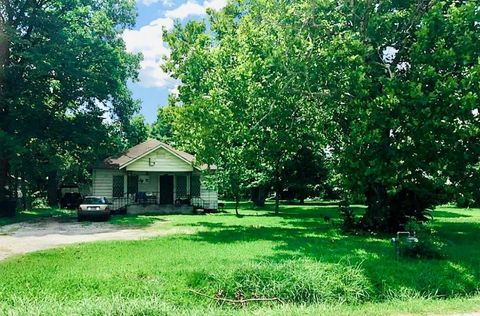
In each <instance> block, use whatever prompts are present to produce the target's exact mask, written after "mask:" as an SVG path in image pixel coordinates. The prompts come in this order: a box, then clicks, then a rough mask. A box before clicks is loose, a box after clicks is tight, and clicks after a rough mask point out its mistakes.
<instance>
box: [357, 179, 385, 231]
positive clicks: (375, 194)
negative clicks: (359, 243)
mask: <svg viewBox="0 0 480 316" xmlns="http://www.w3.org/2000/svg"><path fill="white" fill-rule="evenodd" d="M365 196H366V200H367V206H368V207H367V211H366V212H365V215H364V216H363V219H362V223H363V225H364V227H365V228H366V229H370V230H375V231H384V230H385V229H386V228H387V227H385V223H386V219H387V215H388V210H389V204H388V194H387V189H386V188H385V186H384V185H382V184H379V183H373V184H370V185H369V186H368V189H367V191H366V192H365Z"/></svg>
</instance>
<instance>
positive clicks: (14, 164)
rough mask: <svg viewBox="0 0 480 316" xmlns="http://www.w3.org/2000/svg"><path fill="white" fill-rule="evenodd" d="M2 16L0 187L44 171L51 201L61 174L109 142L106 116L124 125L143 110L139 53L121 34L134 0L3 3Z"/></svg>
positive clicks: (129, 20)
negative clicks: (137, 86)
mask: <svg viewBox="0 0 480 316" xmlns="http://www.w3.org/2000/svg"><path fill="white" fill-rule="evenodd" d="M0 21H1V24H0V35H1V40H2V42H1V45H0V46H1V47H2V50H1V54H0V55H1V56H0V57H1V65H0V70H1V71H0V72H1V76H0V113H1V116H0V162H1V163H0V165H1V167H0V171H1V172H0V186H5V185H6V184H7V182H8V181H7V180H8V179H9V178H10V179H11V176H13V175H15V176H16V175H22V176H23V179H24V180H26V179H28V178H30V179H29V180H30V181H34V180H35V179H33V176H30V175H32V174H37V173H38V175H37V176H35V178H41V179H43V180H45V179H46V178H47V177H48V181H50V182H51V183H50V185H48V186H49V187H50V188H51V189H50V194H49V196H50V197H51V202H52V203H53V202H54V201H53V193H52V191H53V188H56V182H57V181H58V178H59V177H58V172H59V171H60V170H64V169H65V168H68V165H69V164H70V162H71V161H77V162H84V161H86V160H87V159H90V158H92V157H98V155H99V154H100V153H101V152H102V147H101V145H102V144H104V145H107V146H109V144H110V143H109V142H108V141H107V138H108V136H109V127H108V124H106V123H104V119H105V115H107V114H110V116H112V117H113V119H114V120H115V121H116V122H118V123H119V124H120V126H122V128H123V126H125V125H127V124H128V122H129V120H130V117H131V115H132V114H133V113H134V112H135V111H136V110H137V108H138V104H137V103H136V102H135V101H134V100H133V99H132V97H131V94H130V92H129V90H128V89H127V85H126V83H127V81H128V80H129V79H135V78H136V75H137V68H138V63H139V56H137V55H131V54H129V53H127V52H126V51H125V45H124V43H123V40H122V39H121V32H122V31H123V29H124V28H126V27H131V26H133V24H134V21H135V6H134V2H133V1H130V0H123V1H110V0H108V1H95V0H76V1H73V2H72V1H66V0H51V1H50V0H48V1H46V0H34V1H30V0H22V1H12V0H5V1H2V2H1V4H0ZM34 168H35V169H34ZM9 176H10V177H9ZM37 180H38V179H37ZM31 185H33V184H31Z"/></svg>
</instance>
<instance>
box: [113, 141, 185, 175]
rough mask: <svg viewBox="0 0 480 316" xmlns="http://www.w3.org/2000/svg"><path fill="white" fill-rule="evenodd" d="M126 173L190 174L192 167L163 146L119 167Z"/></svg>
mask: <svg viewBox="0 0 480 316" xmlns="http://www.w3.org/2000/svg"><path fill="white" fill-rule="evenodd" d="M121 168H122V169H123V168H124V169H125V170H127V171H158V172H191V171H193V166H192V164H191V163H189V162H187V161H186V160H185V159H182V158H181V157H179V156H177V155H175V154H174V153H172V152H171V151H170V150H167V149H165V148H164V147H163V146H161V147H159V148H157V149H155V150H153V151H151V152H149V153H148V154H146V155H144V156H141V157H139V158H138V159H136V160H134V161H132V162H130V163H128V164H126V165H125V166H122V167H121Z"/></svg>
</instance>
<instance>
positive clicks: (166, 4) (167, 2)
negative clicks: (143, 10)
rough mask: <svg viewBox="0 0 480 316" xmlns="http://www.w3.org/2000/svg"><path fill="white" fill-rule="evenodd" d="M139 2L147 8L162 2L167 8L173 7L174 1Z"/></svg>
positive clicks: (149, 0)
mask: <svg viewBox="0 0 480 316" xmlns="http://www.w3.org/2000/svg"><path fill="white" fill-rule="evenodd" d="M137 2H138V3H142V4H144V5H146V6H149V5H152V4H154V3H158V2H161V3H162V4H163V5H164V6H166V7H171V6H173V1H172V0H137Z"/></svg>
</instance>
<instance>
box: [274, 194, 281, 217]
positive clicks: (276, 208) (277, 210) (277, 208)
mask: <svg viewBox="0 0 480 316" xmlns="http://www.w3.org/2000/svg"><path fill="white" fill-rule="evenodd" d="M279 212H280V189H277V190H276V191H275V214H277V215H278V213H279Z"/></svg>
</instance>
